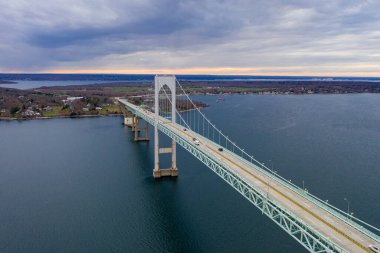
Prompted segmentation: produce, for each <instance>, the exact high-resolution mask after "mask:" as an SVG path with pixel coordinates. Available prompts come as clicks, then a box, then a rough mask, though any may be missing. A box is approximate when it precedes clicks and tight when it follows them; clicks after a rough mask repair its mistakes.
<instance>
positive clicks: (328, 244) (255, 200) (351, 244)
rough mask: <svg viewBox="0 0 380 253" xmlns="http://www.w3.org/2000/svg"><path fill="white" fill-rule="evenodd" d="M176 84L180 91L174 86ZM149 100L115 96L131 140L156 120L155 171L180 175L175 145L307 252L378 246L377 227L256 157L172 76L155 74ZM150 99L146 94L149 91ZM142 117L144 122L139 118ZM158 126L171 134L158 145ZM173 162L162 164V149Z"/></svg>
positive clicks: (144, 134) (139, 138)
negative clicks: (166, 144)
mask: <svg viewBox="0 0 380 253" xmlns="http://www.w3.org/2000/svg"><path fill="white" fill-rule="evenodd" d="M177 90H178V92H177ZM150 99H151V102H152V104H151V105H148V104H145V103H144V105H141V104H140V105H137V104H136V103H133V102H132V101H131V100H127V99H122V98H119V99H118V101H119V103H120V104H121V105H123V107H124V108H125V109H126V112H125V119H124V122H125V124H126V125H129V126H131V127H132V130H133V131H134V134H135V136H134V137H135V141H147V140H149V137H148V129H149V125H152V126H154V168H153V176H154V177H155V178H160V177H164V176H178V172H179V170H178V168H177V164H176V145H177V144H178V145H180V146H181V147H183V148H184V149H185V150H187V151H188V152H190V153H191V154H192V155H193V156H195V157H196V158H197V159H199V160H200V161H201V162H202V163H204V164H205V165H206V166H207V167H208V168H210V169H211V170H212V171H213V172H214V173H215V174H216V175H218V176H219V177H221V178H222V179H223V180H224V181H225V182H227V183H228V184H229V185H230V186H231V187H233V188H234V189H235V190H236V191H238V192H239V193H240V194H241V195H243V196H244V197H245V198H246V199H247V200H248V201H250V202H251V203H252V204H253V205H254V206H256V207H257V208H259V209H260V210H261V212H262V213H263V214H265V215H266V216H268V217H269V218H270V219H271V220H272V221H273V222H275V223H276V224H277V225H278V226H280V227H281V228H282V229H283V230H285V231H286V232H287V233H288V234H289V235H290V236H291V237H293V238H294V239H295V240H297V241H298V242H299V243H300V244H301V245H303V246H304V247H305V248H306V249H307V250H308V251H310V252H321V253H322V252H328V253H331V252H380V251H377V249H376V248H377V247H379V245H380V237H379V235H378V234H379V232H380V230H379V229H378V228H376V227H374V226H372V225H370V224H368V223H366V222H364V221H362V220H360V219H358V218H357V217H354V216H353V215H352V214H351V213H346V212H344V211H342V210H340V209H338V208H336V207H334V206H332V205H331V204H329V203H327V202H325V201H322V200H321V199H319V198H317V197H316V196H313V195H312V194H310V193H309V192H308V191H307V190H305V189H304V188H300V187H298V186H296V185H294V184H292V183H291V182H289V181H288V180H286V179H285V178H283V177H281V176H280V175H278V174H277V173H276V172H274V171H273V170H271V169H270V168H268V167H267V166H265V164H263V163H260V162H259V161H257V160H256V159H255V158H254V156H252V155H250V154H249V153H247V152H246V151H245V150H244V149H243V148H241V147H239V146H238V145H237V144H236V143H235V142H233V141H232V140H230V138H229V137H228V136H226V135H225V134H223V132H222V131H221V130H220V129H218V128H217V127H216V126H215V125H214V124H213V123H212V122H211V121H210V120H209V119H208V118H207V117H206V115H205V114H204V113H202V111H201V110H200V108H198V107H197V106H196V103H195V102H193V101H192V100H191V99H190V97H189V95H188V92H186V89H185V88H184V87H183V86H182V85H181V84H180V83H179V82H178V81H177V80H176V78H175V76H167V75H158V76H156V77H155V81H154V96H150ZM147 100H149V96H147ZM141 121H145V126H144V125H143V124H141ZM159 132H162V133H163V134H165V135H167V136H168V137H169V138H170V139H171V145H170V146H169V147H160V141H159ZM165 153H171V166H170V167H169V168H161V167H160V154H165Z"/></svg>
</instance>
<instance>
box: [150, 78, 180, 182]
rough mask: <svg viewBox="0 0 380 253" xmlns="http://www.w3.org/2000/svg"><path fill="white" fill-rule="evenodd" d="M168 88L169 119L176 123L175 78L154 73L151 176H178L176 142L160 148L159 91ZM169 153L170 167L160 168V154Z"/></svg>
mask: <svg viewBox="0 0 380 253" xmlns="http://www.w3.org/2000/svg"><path fill="white" fill-rule="evenodd" d="M165 88H169V90H170V92H171V121H172V122H173V123H176V78H175V76H171V75H170V76H169V75H156V76H155V78H154V169H153V177H154V178H160V177H164V176H172V177H176V176H178V169H177V163H176V157H177V155H176V142H175V140H172V144H171V147H163V148H160V143H159V132H158V118H159V116H160V115H159V112H160V103H159V102H160V101H159V99H160V97H159V94H160V91H161V89H165ZM165 153H171V167H170V168H167V169H161V168H160V154H165Z"/></svg>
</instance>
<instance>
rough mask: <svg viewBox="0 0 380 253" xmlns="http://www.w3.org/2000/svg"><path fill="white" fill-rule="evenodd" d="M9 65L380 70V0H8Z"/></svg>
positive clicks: (2, 8)
mask: <svg viewBox="0 0 380 253" xmlns="http://www.w3.org/2000/svg"><path fill="white" fill-rule="evenodd" d="M0 72H1V73H19V72H21V73H22V72H27V73H131V74H133V73H136V74H145V73H149V74H166V73H167V74H169V73H170V74H226V75H232V74H234V75H298V76H302V75H315V76H380V1H378V0H374V1H371V0H367V1H365V0H361V1H359V0H357V1H356V0H344V1H343V0H342V1H339V0H335V1H334V0H328V1H325V0H319V1H313V0H304V1H297V0H282V1H281V0H229V1H223V0H220V1H218V0H178V1H175V0H172V1H170V0H112V1H111V0H108V1H107V0H50V1H43V0H0Z"/></svg>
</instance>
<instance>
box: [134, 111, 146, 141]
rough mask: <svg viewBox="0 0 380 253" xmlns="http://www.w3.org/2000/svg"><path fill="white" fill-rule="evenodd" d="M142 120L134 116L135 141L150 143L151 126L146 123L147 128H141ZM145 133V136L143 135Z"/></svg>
mask: <svg viewBox="0 0 380 253" xmlns="http://www.w3.org/2000/svg"><path fill="white" fill-rule="evenodd" d="M140 120H141V118H140V117H138V116H136V115H134V116H133V118H132V131H133V132H135V138H134V140H135V141H136V142H137V141H149V124H148V122H145V126H140ZM143 132H145V134H144V135H142V133H143Z"/></svg>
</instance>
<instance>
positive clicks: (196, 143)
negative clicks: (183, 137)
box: [194, 138, 200, 146]
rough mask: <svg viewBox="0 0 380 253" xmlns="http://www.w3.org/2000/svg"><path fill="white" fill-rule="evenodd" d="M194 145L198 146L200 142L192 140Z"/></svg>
mask: <svg viewBox="0 0 380 253" xmlns="http://www.w3.org/2000/svg"><path fill="white" fill-rule="evenodd" d="M194 139H195V138H194ZM194 143H195V145H197V146H199V143H200V142H199V140H197V139H195V140H194Z"/></svg>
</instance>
